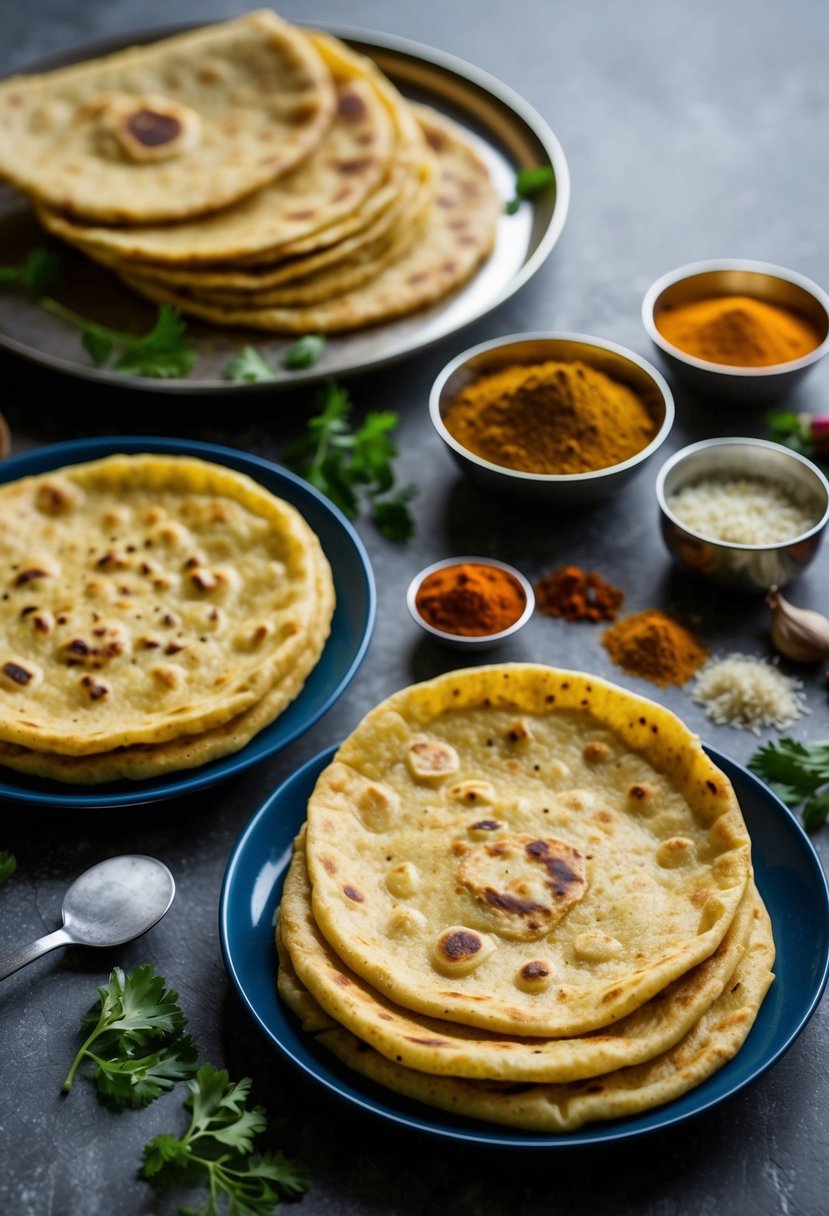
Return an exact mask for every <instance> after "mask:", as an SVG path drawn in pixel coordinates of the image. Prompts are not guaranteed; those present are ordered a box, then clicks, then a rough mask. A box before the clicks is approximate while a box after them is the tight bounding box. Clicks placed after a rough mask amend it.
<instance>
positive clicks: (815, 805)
mask: <svg viewBox="0 0 829 1216" xmlns="http://www.w3.org/2000/svg"><path fill="white" fill-rule="evenodd" d="M827 815H829V787H827V788H826V789H824V790H821V792H820V793H819V794H816V795H815V796H814V798H810V799H809V800H808V802H806V803H805V804H804V807H803V826H804V828H805V829H806V831H807V832H814V831H816V830H817V829H818V828H819V827H820V826H821V824H822V823H825V821H826V816H827Z"/></svg>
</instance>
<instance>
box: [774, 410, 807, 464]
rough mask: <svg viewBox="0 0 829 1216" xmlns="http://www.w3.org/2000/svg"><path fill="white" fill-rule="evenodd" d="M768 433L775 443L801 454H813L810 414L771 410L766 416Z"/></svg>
mask: <svg viewBox="0 0 829 1216" xmlns="http://www.w3.org/2000/svg"><path fill="white" fill-rule="evenodd" d="M766 425H767V426H768V428H769V434H770V435H771V438H772V439H773V440H774V442H775V443H782V444H783V445H784V447H787V448H791V449H792V451H794V452H799V453H800V455H801V456H811V455H813V454H814V450H815V445H814V441H813V438H812V418H811V415H810V414H795V413H793V412H792V411H791V410H772V411H771V413H770V414H769V415H768V416H767V418H766Z"/></svg>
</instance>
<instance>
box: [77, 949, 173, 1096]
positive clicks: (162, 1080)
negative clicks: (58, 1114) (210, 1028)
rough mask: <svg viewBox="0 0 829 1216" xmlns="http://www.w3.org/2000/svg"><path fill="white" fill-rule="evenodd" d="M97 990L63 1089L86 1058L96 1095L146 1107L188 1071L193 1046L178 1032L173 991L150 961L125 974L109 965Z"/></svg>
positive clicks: (84, 1021) (85, 1017)
mask: <svg viewBox="0 0 829 1216" xmlns="http://www.w3.org/2000/svg"><path fill="white" fill-rule="evenodd" d="M98 993H99V998H100V999H99V1000H98V1001H97V1003H96V1004H95V1005H93V1006H92V1008H91V1009H90V1010H89V1012H88V1013H87V1014H85V1016H84V1018H83V1019H82V1021H83V1025H84V1026H85V1027H91V1030H90V1033H89V1035H88V1036H87V1038H86V1040H85V1041H84V1043H83V1044H82V1046H81V1047H80V1049H79V1051H78V1053H77V1055H76V1056H75V1059H74V1060H73V1061H72V1066H71V1068H70V1069H69V1072H68V1074H67V1077H66V1080H65V1081H64V1083H63V1090H64V1092H65V1093H68V1092H69V1090H70V1089H71V1087H72V1082H73V1080H74V1078H75V1073H76V1072H77V1070H78V1068H79V1066H80V1064H81V1062H82V1061H83V1060H84V1059H89V1060H90V1061H91V1062H92V1064H93V1066H94V1067H93V1072H92V1079H93V1081H94V1083H95V1086H96V1088H97V1090H98V1094H99V1096H100V1097H101V1099H102V1100H103V1101H105V1102H106V1103H107V1104H108V1105H111V1106H120V1105H129V1106H136V1107H138V1106H146V1105H147V1103H148V1102H152V1101H153V1099H154V1098H157V1097H159V1095H160V1094H161V1093H163V1092H164V1091H165V1090H167V1089H171V1088H172V1086H173V1084H174V1083H175V1082H176V1081H178V1080H182V1079H184V1078H186V1077H191V1076H192V1075H193V1073H194V1072H195V1069H196V1050H195V1047H194V1045H193V1042H192V1040H191V1039H190V1037H189V1036H188V1035H186V1034H185V1033H184V1027H185V1025H186V1019H185V1017H184V1014H183V1013H182V1011H181V1009H180V1008H179V1006H178V1004H177V1001H178V994H177V993H176V992H173V990H172V989H168V988H167V986H166V980H165V979H164V978H163V977H162V976H160V975H156V973H155V972H154V970H153V968H152V966H151V965H150V964H148V963H145V964H143V965H142V966H139V967H136V968H135V970H134V971H133V972H132V974H131V975H129V976H125V975H124V972H123V971H122V970H121V968H120V967H115V968H114V969H113V971H112V972H111V974H110V977H109V983H108V984H107V986H106V988H99V989H98ZM93 1046H94V1050H93Z"/></svg>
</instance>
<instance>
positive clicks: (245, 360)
mask: <svg viewBox="0 0 829 1216" xmlns="http://www.w3.org/2000/svg"><path fill="white" fill-rule="evenodd" d="M225 376H226V377H227V379H228V380H234V381H236V382H237V383H239V384H264V383H266V382H270V381H272V380H277V379H278V378H279V373H278V372H277V370H276V368H275V367H273V366H272V365H271V364H270V363H268V361H267V359H265V358H263V356H262V355H260V354H259V351H258V350H256V348H255V347H253V346H245V347H244V348H243V349H242V350H241V351H240V352H239V354H238V355H236V357H235V358H234V359H231V360H230V362H229V363H228V365H227V367H226V368H225Z"/></svg>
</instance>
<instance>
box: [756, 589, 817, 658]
mask: <svg viewBox="0 0 829 1216" xmlns="http://www.w3.org/2000/svg"><path fill="white" fill-rule="evenodd" d="M766 603H767V604H768V606H769V607H770V608H771V610H772V611H771V641H772V645H773V646H774V648H775V650H778V651H779V652H780V654H782V655H784V656H785V658H787V659H791V660H792V661H793V662H795V663H819V662H820V660H821V659H826V658H829V618H827V617H825V616H823V615H822V613H820V612H813V611H812V610H811V609H810V608H797V607H796V606H795V605H794V604H790V603H789V601H788V600H787V599H784V598H783V596H782V595H781V594H780V592H779V590H778V589H777V587H771V588H770V589H769V593H768V595H767V596H766Z"/></svg>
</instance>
